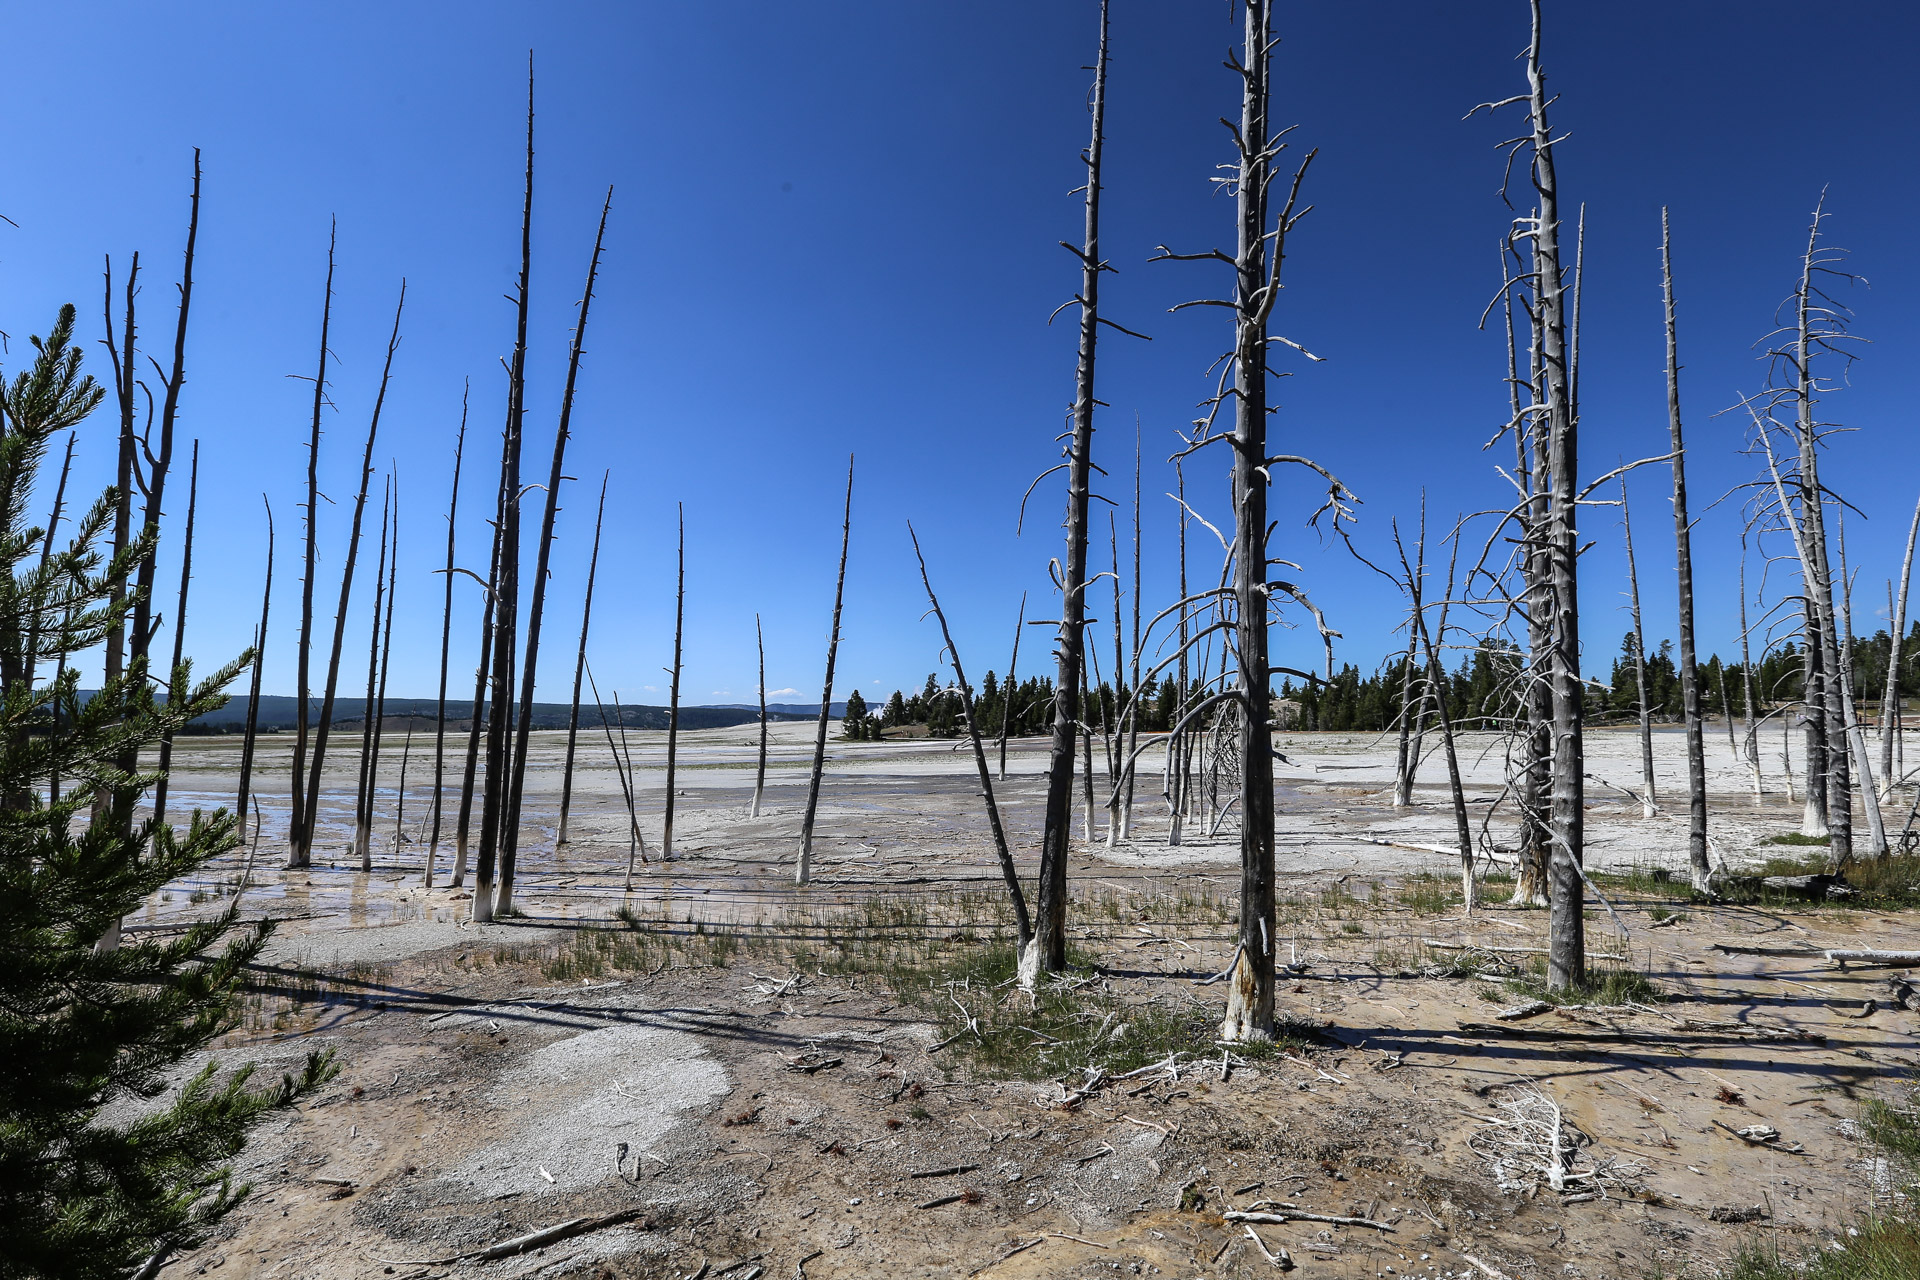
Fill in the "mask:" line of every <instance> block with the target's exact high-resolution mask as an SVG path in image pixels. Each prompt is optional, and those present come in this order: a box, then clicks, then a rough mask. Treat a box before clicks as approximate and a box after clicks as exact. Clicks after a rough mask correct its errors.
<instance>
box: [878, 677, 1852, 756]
mask: <svg viewBox="0 0 1920 1280" xmlns="http://www.w3.org/2000/svg"><path fill="white" fill-rule="evenodd" d="M1881 670H1883V671H1884V670H1885V667H1884V666H1883V667H1882V668H1881ZM1011 692H1012V695H1013V696H1012V710H1013V714H1012V717H1011V719H1008V720H1007V736H1008V737H1010V738H1020V737H1027V736H1031V735H1034V734H1044V733H1046V732H1047V731H1048V727H1049V717H1050V715H1051V708H1052V706H1053V681H1052V680H1051V679H1050V678H1048V677H1046V676H1035V677H1033V678H1031V679H1028V680H1022V681H1020V682H1019V683H1018V684H1017V685H1014V686H1013V688H1012V690H1011ZM1008 693H1009V690H1008V688H1007V686H1006V685H1005V684H1003V683H1002V682H1001V680H1000V677H999V676H998V675H996V674H995V673H994V672H992V671H989V672H987V674H986V678H985V679H983V680H981V682H980V687H979V688H977V689H975V690H974V691H973V702H974V714H975V715H977V716H978V717H979V719H980V732H981V733H982V734H987V735H995V734H998V733H999V732H1000V723H1001V720H1002V719H1003V718H1004V717H1006V716H1007V708H1008V696H1007V695H1008ZM1087 698H1088V704H1087V718H1088V723H1089V724H1091V725H1092V726H1093V727H1094V729H1095V730H1096V731H1101V732H1104V731H1106V730H1108V729H1109V728H1113V727H1117V726H1119V725H1120V723H1121V713H1122V711H1123V710H1124V706H1125V702H1126V690H1124V689H1123V690H1121V692H1120V697H1119V700H1118V701H1117V702H1116V700H1115V697H1114V692H1113V686H1112V685H1111V684H1109V683H1107V682H1105V681H1103V682H1101V685H1100V687H1099V688H1098V689H1092V690H1089V691H1088V695H1087ZM1179 702H1180V690H1179V682H1178V681H1177V680H1151V679H1149V680H1146V681H1144V682H1143V684H1142V687H1141V696H1140V732H1142V733H1160V732H1165V731H1166V730H1167V729H1168V728H1169V727H1170V726H1171V725H1172V723H1173V709H1174V708H1175V707H1176V706H1178V705H1179ZM902 729H904V730H907V731H908V733H906V734H901V735H899V736H915V737H917V736H919V732H920V731H921V730H922V729H924V731H925V733H926V735H927V736H928V737H933V738H954V737H958V736H959V735H960V734H962V733H964V732H965V731H966V720H965V719H964V716H963V713H962V711H961V708H960V691H959V690H958V689H956V688H954V687H953V686H951V685H942V684H941V683H940V681H939V679H938V677H936V676H933V675H929V676H928V677H927V682H926V684H924V685H922V686H921V687H920V691H919V692H918V693H915V694H913V695H912V696H908V695H906V694H903V693H901V692H900V690H898V689H895V690H894V691H893V696H892V697H890V698H888V699H887V700H886V701H885V702H884V703H881V704H880V705H879V706H878V708H877V709H876V708H875V707H874V706H873V705H871V704H869V703H868V702H867V700H866V699H865V698H864V697H862V696H861V694H860V691H859V690H858V689H855V690H854V691H853V692H852V693H850V694H848V695H847V714H846V720H845V732H846V736H847V737H848V738H850V739H852V740H854V741H855V742H878V741H879V740H880V739H881V738H883V737H886V736H888V734H889V732H890V731H893V730H902Z"/></svg>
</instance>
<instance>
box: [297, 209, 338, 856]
mask: <svg viewBox="0 0 1920 1280" xmlns="http://www.w3.org/2000/svg"><path fill="white" fill-rule="evenodd" d="M339 239H340V230H339V226H338V224H337V223H336V224H335V225H334V226H332V227H331V228H330V229H329V230H328V232H327V285H326V289H325V291H324V293H323V294H322V301H321V304H320V369H319V372H318V373H317V374H315V376H314V379H313V430H312V436H311V438H310V439H309V440H308V442H307V502H306V512H307V517H306V524H307V529H306V533H307V559H306V571H305V572H304V573H303V574H302V575H301V578H300V647H299V649H298V651H297V652H296V653H295V656H294V666H295V670H294V685H295V696H294V708H293V718H294V738H293V779H292V787H293V812H292V815H291V817H290V818H289V820H288V823H287V866H288V868H289V869H297V868H300V867H308V866H311V865H313V836H312V833H311V832H310V831H308V830H307V740H308V737H309V735H310V733H311V727H310V721H311V719H312V714H313V709H312V706H311V703H312V701H313V679H312V674H313V575H314V572H315V569H316V568H317V565H318V560H317V557H318V553H319V532H320V530H319V521H320V411H321V410H322V409H324V408H326V404H327V359H328V357H329V356H331V355H332V352H331V351H329V350H328V348H327V334H328V332H329V330H330V329H331V327H332V323H333V251H334V246H335V245H336V244H338V242H339Z"/></svg>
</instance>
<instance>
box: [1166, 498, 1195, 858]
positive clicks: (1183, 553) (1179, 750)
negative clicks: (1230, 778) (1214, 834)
mask: <svg viewBox="0 0 1920 1280" xmlns="http://www.w3.org/2000/svg"><path fill="white" fill-rule="evenodd" d="M1173 476H1174V489H1175V494H1176V496H1175V498H1174V503H1175V505H1176V506H1177V507H1178V508H1179V509H1180V520H1179V526H1178V527H1179V555H1180V563H1179V566H1178V568H1179V576H1180V581H1179V587H1180V594H1179V596H1178V597H1177V599H1178V600H1179V601H1180V604H1179V610H1180V614H1179V627H1180V629H1179V632H1178V634H1179V638H1180V648H1179V651H1178V652H1179V655H1180V666H1179V672H1180V694H1179V696H1178V697H1176V698H1175V699H1174V700H1173V707H1174V713H1173V723H1174V724H1178V723H1180V721H1181V719H1182V718H1183V717H1184V716H1185V715H1186V713H1187V711H1188V710H1189V707H1188V703H1189V702H1190V700H1191V699H1192V697H1193V676H1192V671H1191V669H1190V668H1189V666H1188V664H1187V647H1188V646H1189V645H1190V644H1192V643H1193V628H1192V626H1191V624H1190V623H1189V621H1188V618H1189V615H1188V612H1187V610H1188V607H1189V606H1188V604H1187V520H1188V519H1189V517H1188V514H1187V473H1186V469H1185V468H1184V467H1183V466H1181V464H1180V462H1179V461H1178V460H1176V461H1175V462H1174V464H1173ZM1169 727H1171V726H1169ZM1190 736H1191V732H1190V731H1189V733H1181V734H1176V735H1173V736H1172V737H1169V738H1168V740H1167V751H1168V752H1169V754H1170V757H1171V758H1169V759H1168V761H1167V781H1168V784H1169V785H1168V787H1167V791H1168V793H1169V794H1168V796H1167V808H1168V809H1169V810H1170V813H1169V815H1168V818H1167V847H1168V848H1173V847H1175V846H1176V845H1178V844H1179V843H1180V840H1181V837H1182V836H1183V835H1184V834H1185V832H1184V830H1183V827H1184V824H1185V822H1186V817H1187V806H1188V805H1189V804H1190V803H1191V796H1190V793H1191V791H1192V788H1191V787H1190V786H1189V785H1188V782H1189V780H1188V777H1187V758H1188V755H1189V754H1190V753H1189V750H1188V746H1187V742H1188V739H1189V737H1190Z"/></svg>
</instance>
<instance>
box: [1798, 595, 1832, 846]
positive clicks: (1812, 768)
mask: <svg viewBox="0 0 1920 1280" xmlns="http://www.w3.org/2000/svg"><path fill="white" fill-rule="evenodd" d="M1801 588H1802V590H1803V591H1804V592H1805V593H1806V594H1805V595H1804V596H1803V597H1802V599H1801V604H1800V615H1801V619H1802V622H1801V629H1800V638H1801V646H1802V647H1801V654H1800V671H1801V677H1800V683H1801V688H1802V689H1803V690H1804V693H1803V695H1802V696H1803V699H1804V706H1803V708H1802V711H1801V721H1802V723H1803V725H1804V726H1805V730H1806V740H1807V786H1806V801H1805V804H1804V805H1803V806H1802V808H1801V812H1800V834H1801V835H1803V836H1814V837H1819V836H1824V835H1827V834H1828V827H1827V773H1828V770H1827V720H1826V713H1825V711H1824V707H1825V705H1826V695H1825V694H1824V693H1823V692H1822V684H1821V680H1822V671H1821V665H1820V629H1819V624H1818V623H1817V622H1816V621H1815V620H1814V608H1813V598H1812V592H1813V586H1812V584H1811V583H1808V582H1804V581H1803V582H1802V584H1801Z"/></svg>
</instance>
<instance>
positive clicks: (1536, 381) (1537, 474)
mask: <svg viewBox="0 0 1920 1280" xmlns="http://www.w3.org/2000/svg"><path fill="white" fill-rule="evenodd" d="M1516 256H1517V255H1516ZM1502 262H1503V269H1504V262H1505V258H1504V251H1503V257H1502ZM1507 297H1508V305H1507V385H1508V387H1509V391H1510V402H1511V405H1512V409H1513V424H1514V452H1515V455H1516V458H1515V465H1516V475H1518V476H1519V477H1521V478H1522V482H1523V483H1524V485H1525V487H1526V502H1525V504H1524V510H1525V511H1526V519H1525V520H1524V521H1523V522H1522V525H1521V536H1522V537H1523V538H1524V539H1525V540H1526V546H1525V549H1524V553H1523V556H1522V562H1521V563H1522V577H1523V580H1524V582H1525V599H1526V602H1527V610H1526V613H1527V678H1526V687H1525V692H1526V700H1525V707H1524V716H1525V726H1526V728H1525V735H1524V738H1523V745H1522V748H1521V753H1522V764H1523V765H1524V771H1523V772H1522V773H1521V776H1520V788H1519V791H1520V841H1519V858H1518V863H1519V865H1518V866H1517V867H1516V868H1515V875H1514V882H1513V897H1512V898H1510V899H1508V903H1509V905H1511V906H1516V907H1519V906H1528V907H1544V906H1546V905H1547V879H1548V877H1547V867H1548V863H1549V862H1550V861H1551V857H1552V850H1553V838H1552V835H1551V834H1550V832H1549V830H1548V825H1549V824H1548V821H1547V808H1548V804H1549V796H1550V794H1551V791H1552V787H1553V778H1552V761H1553V689H1552V684H1551V681H1550V680H1549V679H1548V676H1547V666H1548V661H1549V654H1548V649H1549V647H1550V641H1549V634H1550V629H1549V625H1548V618H1547V611H1548V607H1549V606H1548V601H1547V567H1546V566H1547V548H1546V536H1547V510H1546V509H1547V503H1548V494H1547V487H1548V479H1547V444H1546V429H1545V424H1544V422H1543V421H1542V420H1541V418H1540V415H1539V414H1538V412H1537V411H1536V410H1534V409H1532V408H1531V407H1529V408H1524V409H1523V407H1522V404H1523V401H1522V399H1521V397H1520V389H1521V382H1520V365H1519V351H1518V349H1517V346H1516V343H1515V340H1514V326H1513V304H1512V297H1513V291H1512V290H1511V289H1509V290H1508V291H1507ZM1528 316H1529V334H1530V336H1529V339H1528V343H1527V381H1526V384H1525V385H1526V388H1527V395H1526V399H1525V402H1524V403H1525V404H1526V405H1528V406H1537V405H1538V404H1539V403H1540V402H1541V400H1542V399H1543V398H1544V375H1543V374H1542V372H1541V361H1540V325H1539V323H1538V320H1537V319H1536V318H1535V317H1534V316H1533V314H1532V312H1531V310H1529V312H1528ZM1434 696H1435V697H1436V698H1444V697H1445V696H1446V694H1445V692H1444V690H1436V691H1435V692H1434ZM1416 754H1417V753H1416Z"/></svg>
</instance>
